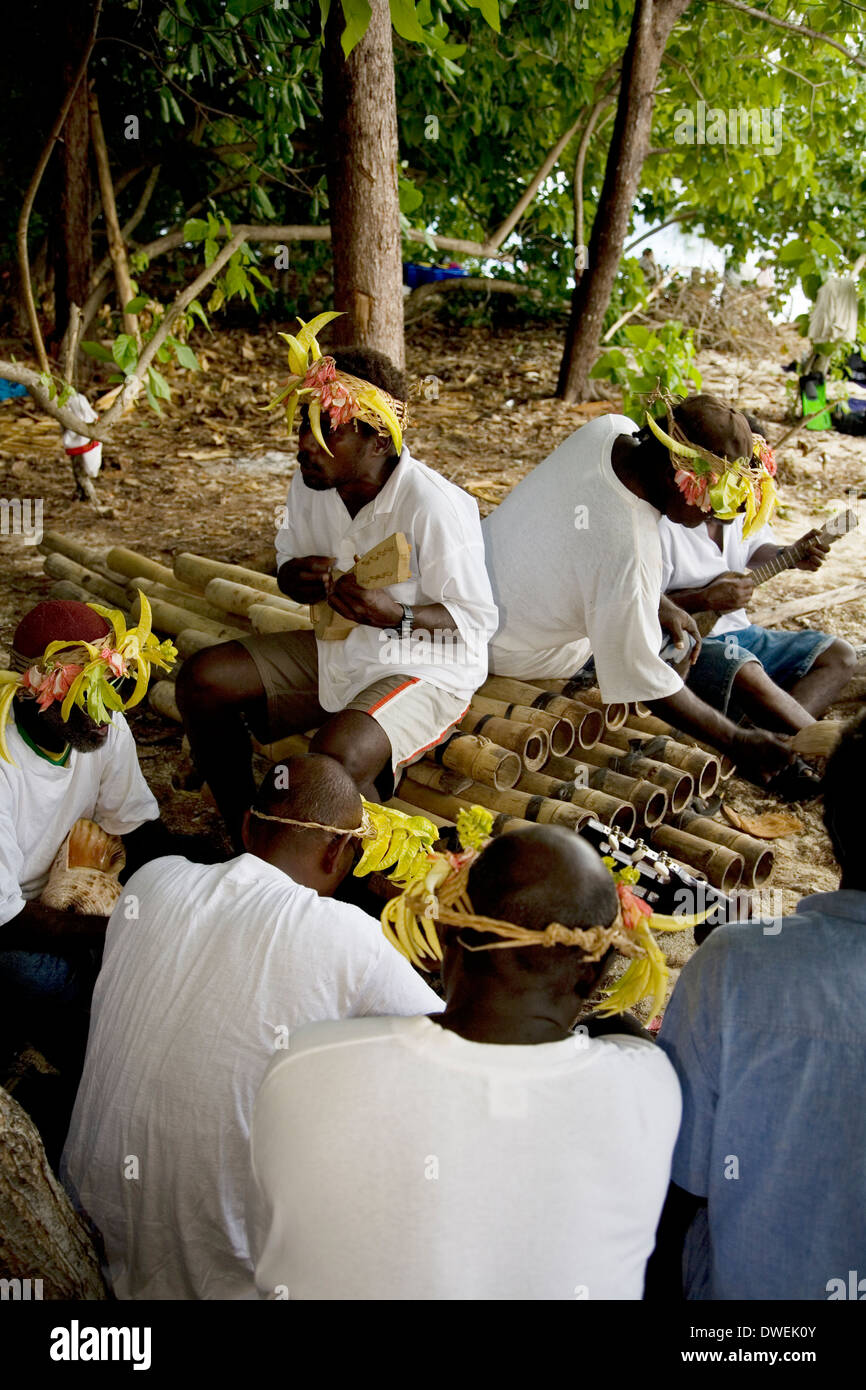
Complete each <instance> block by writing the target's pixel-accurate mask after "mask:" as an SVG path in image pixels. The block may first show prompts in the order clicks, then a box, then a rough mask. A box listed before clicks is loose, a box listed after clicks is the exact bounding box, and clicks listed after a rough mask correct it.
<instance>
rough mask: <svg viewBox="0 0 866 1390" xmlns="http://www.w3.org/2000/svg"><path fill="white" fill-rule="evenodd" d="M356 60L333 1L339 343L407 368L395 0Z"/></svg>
mask: <svg viewBox="0 0 866 1390" xmlns="http://www.w3.org/2000/svg"><path fill="white" fill-rule="evenodd" d="M371 5H372V11H373V13H372V18H371V20H370V26H369V28H368V29H367V32H366V34H365V35H364V37H363V39H362V40H361V42H360V43H359V44H357V45H356V47H355V48H354V49H353V50H352V52H351V54H350V55H349V57H348V59H347V58H345V57H344V56H343V50H342V48H341V46H340V34H341V31H342V29H343V23H344V20H343V12H342V8H341V7H340V6H339V5H336V4H335V5H332V6H331V14H330V17H329V20H328V24H327V28H326V34H325V53H324V65H323V77H324V96H325V101H324V112H325V122H326V132H325V138H326V140H327V141H328V143H329V145H330V150H331V160H330V163H329V167H328V198H329V201H330V214H331V244H332V247H333V258H334V307H335V308H336V309H340V310H342V311H343V312H344V314H345V317H344V318H341V319H337V320H336V321H335V323H334V340H335V342H337V343H342V344H343V345H346V344H347V343H351V342H354V343H360V344H363V345H364V346H365V347H373V348H378V349H379V351H380V352H384V353H387V355H388V356H389V357H390V358H391V360H392V361H393V362H395V363H396V364H397V365H398V366H401V367H402V366H403V364H404V361H405V354H404V346H403V271H402V264H401V248H400V204H399V197H398V184H397V169H398V147H397V101H396V95H395V91H394V51H393V45H392V40H391V12H390V6H389V4H388V0H371Z"/></svg>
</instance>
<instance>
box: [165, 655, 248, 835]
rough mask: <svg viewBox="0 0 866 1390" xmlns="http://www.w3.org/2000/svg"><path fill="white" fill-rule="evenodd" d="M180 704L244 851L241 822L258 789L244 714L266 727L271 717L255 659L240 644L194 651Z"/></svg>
mask: <svg viewBox="0 0 866 1390" xmlns="http://www.w3.org/2000/svg"><path fill="white" fill-rule="evenodd" d="M177 704H178V709H179V710H180V712H181V715H182V717H183V724H184V729H185V730H186V735H187V738H188V739H189V746H190V750H191V752H192V756H193V759H194V761H195V765H196V767H197V768H198V770H199V772H200V773H201V775H202V776H203V777H204V779H205V781H206V782H207V784H208V786H209V787H210V789H211V792H212V793H213V796H214V800H215V801H216V804H217V806H218V807H219V809H220V812H221V814H222V817H223V820H224V821H225V823H226V827H227V829H228V832H229V835H230V836H231V839H232V844H233V845H234V847H235V849H236V850H237V851H238V852H240V850H242V849H243V845H242V843H241V838H240V835H241V821H242V819H243V814H244V811H245V810H246V809H247V808H248V807H249V806H250V805H251V804H252V801H253V797H254V796H255V791H256V784H255V780H254V778H253V770H252V743H251V741H250V736H249V734H248V732H247V727H246V723H245V722H244V716H245V715H246V716H249V717H251V718H252V719H253V721H254V723H258V724H259V725H260V727H262V728H263V727H264V724H265V721H266V715H267V710H266V700H265V691H264V687H263V685H262V682H261V677H260V676H259V673H258V671H257V670H256V664H255V662H254V661H253V659H252V657H251V656H250V655H249V653H248V652H247V651H245V650H244V648H243V647H242V646H241V645H240V643H238V642H224V643H221V644H220V645H219V646H217V647H207V648H205V650H204V651H201V652H196V654H195V656H192V657H190V658H189V660H188V661H185V662H184V664H183V666H182V667H181V669H180V673H179V675H178V678H177Z"/></svg>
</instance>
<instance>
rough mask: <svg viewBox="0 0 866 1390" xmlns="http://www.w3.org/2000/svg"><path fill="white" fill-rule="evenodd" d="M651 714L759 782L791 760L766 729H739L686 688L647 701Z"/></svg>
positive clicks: (787, 749)
mask: <svg viewBox="0 0 866 1390" xmlns="http://www.w3.org/2000/svg"><path fill="white" fill-rule="evenodd" d="M647 704H648V705H649V707H650V709H651V710H652V712H653V714H657V715H658V716H659V717H660V718H662V719H668V720H670V722H671V724H673V725H674V726H675V727H676V728H677V729H681V730H682V732H683V733H684V734H691V736H692V738H698V739H702V740H703V741H705V742H706V743H711V744H712V745H713V747H714V748H718V749H719V750H720V752H722V753H727V755H728V757H729V758H733V760H734V762H735V763H736V764H737V766H738V767H739V768H740V769H741V770H742V771H744V772H746V773H747V774H748V775H749V776H753V777H755V778H756V779H757V780H758V781H759V782H762V781H766V780H768V778H769V777H771V776H772V775H773V774H774V773H776V772H781V770H782V768H784V767H787V766H788V764H789V763H790V762H792V761H793V759H794V754H793V753H792V752H791V750H790V748H789V747H788V746H787V744H785V743H783V742H782V740H781V739H780V738H777V736H776V735H775V734H771V733H770V732H769V731H768V730H767V729H741V728H740V727H739V725H737V724H734V723H733V722H732V721H731V720H730V719H728V718H727V716H726V715H724V714H721V713H720V712H719V711H718V710H717V709H713V707H712V706H711V705H707V704H705V703H704V701H703V700H701V699H699V698H698V696H697V695H695V694H694V693H693V692H692V691H691V690H689V689H688V687H687V686H683V688H682V689H681V690H678V691H676V693H675V694H673V695H667V696H665V698H664V699H661V700H648V701H647Z"/></svg>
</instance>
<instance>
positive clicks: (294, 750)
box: [253, 734, 310, 763]
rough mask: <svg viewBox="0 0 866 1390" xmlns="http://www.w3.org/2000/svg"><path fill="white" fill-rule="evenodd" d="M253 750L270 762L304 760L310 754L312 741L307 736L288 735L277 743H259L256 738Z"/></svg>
mask: <svg viewBox="0 0 866 1390" xmlns="http://www.w3.org/2000/svg"><path fill="white" fill-rule="evenodd" d="M253 748H254V749H255V750H256V752H257V753H261V755H262V757H263V758H267V759H269V761H270V762H272V763H280V762H282V761H283V759H284V758H302V757H303V756H304V754H305V753H309V751H310V740H309V738H308V737H307V735H306V734H288V735H287V737H286V738H281V739H277V741H276V742H275V743H259V741H258V739H255V738H254V739H253Z"/></svg>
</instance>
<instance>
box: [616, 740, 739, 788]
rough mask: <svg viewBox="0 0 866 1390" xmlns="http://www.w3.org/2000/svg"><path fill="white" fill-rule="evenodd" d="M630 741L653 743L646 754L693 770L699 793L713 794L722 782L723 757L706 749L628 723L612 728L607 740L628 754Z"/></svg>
mask: <svg viewBox="0 0 866 1390" xmlns="http://www.w3.org/2000/svg"><path fill="white" fill-rule="evenodd" d="M630 741H635V742H638V743H646V744H649V745H651V747H650V748H649V749H648V750H647V753H646V757H648V758H656V759H657V760H658V761H659V762H662V763H668V764H669V765H670V766H671V767H678V768H681V769H682V771H683V772H688V773H690V774H691V776H692V777H693V778H694V779H695V786H696V788H697V792H698V796H703V797H710V796H712V794H713V792H714V791H715V790H716V787H717V786H718V785H719V778H720V777H721V767H720V765H719V760H718V758H716V757H714V755H713V754H712V753H705V752H704V751H703V749H702V748H687V747H686V746H685V744H683V743H677V742H675V740H674V739H671V738H666V737H665V736H664V735H662V734H645V733H644V732H643V730H642V729H632V728H629V726H628V725H626V726H625V727H624V728H622V729H614V730H612V731H611V732H610V734H609V735H608V737H607V742H608V743H609V744H610V746H611V747H612V748H621V749H623V751H624V752H626V753H627V752H628V751H629V746H630Z"/></svg>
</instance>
